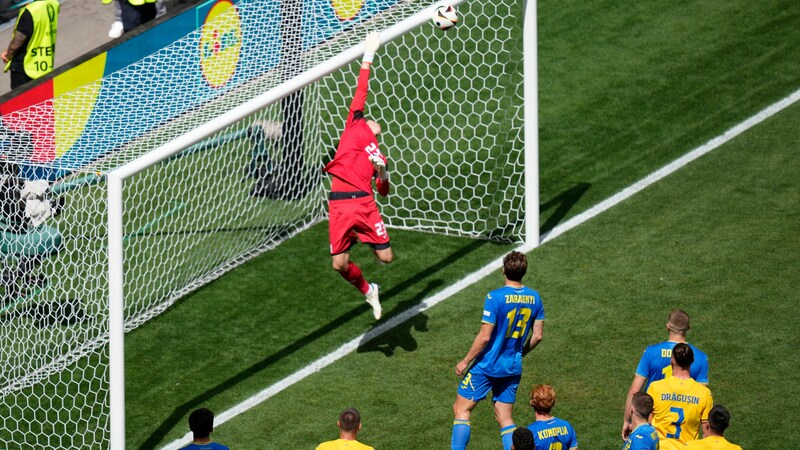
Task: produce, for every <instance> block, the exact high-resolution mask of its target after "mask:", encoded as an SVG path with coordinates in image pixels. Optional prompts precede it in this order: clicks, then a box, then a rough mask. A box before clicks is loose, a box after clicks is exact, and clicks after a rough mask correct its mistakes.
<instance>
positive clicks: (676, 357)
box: [672, 342, 694, 370]
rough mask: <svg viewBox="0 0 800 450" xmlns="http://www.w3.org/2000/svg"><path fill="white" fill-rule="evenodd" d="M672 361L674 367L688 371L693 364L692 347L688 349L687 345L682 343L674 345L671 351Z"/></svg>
mask: <svg viewBox="0 0 800 450" xmlns="http://www.w3.org/2000/svg"><path fill="white" fill-rule="evenodd" d="M672 360H673V361H675V365H677V366H678V367H680V368H681V369H684V370H689V368H690V367H691V366H692V363H693V362H694V352H693V351H692V347H689V344H686V343H684V342H681V343H679V344H675V347H673V349H672Z"/></svg>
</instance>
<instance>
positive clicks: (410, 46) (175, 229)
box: [0, 0, 525, 449]
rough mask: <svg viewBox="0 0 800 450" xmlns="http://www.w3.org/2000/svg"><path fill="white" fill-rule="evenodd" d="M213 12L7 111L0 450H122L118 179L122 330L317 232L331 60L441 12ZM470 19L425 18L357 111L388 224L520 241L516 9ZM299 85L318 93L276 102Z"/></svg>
mask: <svg viewBox="0 0 800 450" xmlns="http://www.w3.org/2000/svg"><path fill="white" fill-rule="evenodd" d="M342 3H344V5H343V4H342ZM217 4H218V5H222V6H220V7H219V9H214V10H212V12H211V13H210V18H209V20H208V22H207V23H206V25H205V26H204V27H203V28H202V29H199V30H198V31H197V32H195V33H192V34H190V35H188V36H186V37H184V38H182V39H180V40H178V41H176V42H174V43H173V44H171V45H169V46H168V47H166V48H164V49H162V50H160V51H158V52H157V53H154V54H153V55H150V56H148V57H146V58H144V59H142V60H141V61H138V62H137V63H135V64H133V65H131V66H129V67H126V68H125V69H122V70H120V71H118V72H115V73H113V74H111V75H108V76H106V77H105V78H103V79H102V80H100V81H98V82H97V83H94V84H92V85H88V86H84V87H81V88H79V89H76V90H74V91H70V92H67V93H65V94H62V95H60V96H57V97H56V98H54V99H52V100H48V101H47V102H44V103H41V104H39V105H36V106H33V107H30V108H26V109H23V110H19V111H16V112H13V113H10V114H7V115H5V116H4V117H3V130H2V133H4V134H3V135H2V136H0V142H2V144H3V147H2V148H3V150H2V151H3V154H4V155H5V159H4V164H5V166H4V167H5V175H4V177H3V180H4V183H5V184H4V193H3V195H2V197H3V198H4V200H3V213H4V216H3V220H2V223H1V224H2V225H3V237H2V241H0V251H1V252H2V255H3V261H4V266H3V269H4V270H3V281H2V283H3V286H2V289H3V295H4V296H3V305H2V310H0V358H1V359H0V360H1V361H2V363H1V364H0V447H2V448H7V449H14V448H20V449H21V448H41V449H65V448H81V449H84V448H107V447H108V446H109V445H110V443H111V442H112V441H113V440H112V439H111V436H110V431H109V430H110V428H111V426H110V422H111V419H110V413H109V408H110V400H109V358H110V354H109V347H108V341H109V306H110V305H109V295H110V294H109V291H110V288H109V282H110V281H109V225H108V224H109V205H108V204H107V199H108V195H109V194H108V191H109V190H108V176H109V175H113V174H115V173H117V172H118V171H120V168H123V172H125V170H128V171H127V172H126V173H127V174H129V175H125V177H124V181H123V183H124V187H123V191H122V199H121V203H120V204H119V205H113V204H112V206H119V207H120V208H121V211H122V217H123V226H122V230H121V231H122V233H121V235H122V251H123V252H124V263H123V273H124V285H123V286H122V292H123V293H124V295H123V298H124V326H125V330H126V331H130V330H132V329H135V328H136V327H138V326H140V325H142V324H143V323H145V322H146V321H147V320H148V319H150V318H152V317H154V316H156V315H158V314H160V313H161V312H163V311H164V310H165V309H166V308H168V307H169V306H170V305H172V304H174V302H176V301H177V300H178V299H180V298H181V297H182V296H183V295H184V294H185V293H187V292H189V291H191V290H193V289H195V288H197V287H198V286H201V285H202V284H204V283H207V282H209V281H211V280H213V279H214V278H216V277H219V276H221V275H222V274H224V273H225V272H227V271H229V270H230V269H232V268H233V267H236V266H237V265H239V264H241V263H242V262H244V261H246V260H247V259H249V258H251V257H253V256H254V255H257V254H259V253H262V252H264V251H265V250H268V249H270V248H272V247H274V246H275V245H277V244H279V243H280V242H282V241H283V240H285V239H287V238H289V237H291V236H293V235H294V234H296V233H298V232H300V231H302V230H303V229H305V228H307V227H308V226H309V225H311V224H313V223H315V222H318V221H320V220H324V219H325V215H326V207H325V198H326V196H325V194H326V192H327V188H328V186H329V179H328V178H327V177H325V176H324V175H323V174H322V173H321V170H320V169H321V168H322V167H323V166H324V164H325V163H326V162H327V161H328V160H329V159H330V158H331V156H332V154H333V151H334V149H335V148H336V143H337V142H338V139H339V134H340V133H341V131H342V127H343V124H344V121H345V118H346V116H347V109H348V106H349V104H350V100H351V99H352V96H353V92H354V89H355V81H356V76H357V73H358V66H359V64H358V62H355V61H353V59H355V58H356V56H353V58H350V60H349V61H342V63H341V64H340V66H341V67H339V66H336V67H333V66H331V65H330V64H328V65H326V62H331V61H335V60H337V58H339V57H341V55H347V54H352V55H355V54H354V53H353V52H352V51H353V49H354V48H356V47H357V46H359V45H360V44H361V43H362V42H363V39H364V37H365V36H366V34H367V33H369V32H371V31H376V30H377V31H381V30H384V31H385V30H392V29H394V30H396V29H398V28H397V27H399V26H400V25H398V24H403V23H407V22H408V21H407V19H409V18H411V19H413V18H414V17H421V16H419V12H420V11H422V10H429V9H430V6H431V5H433V3H431V2H430V1H429V0H425V1H419V2H413V1H399V2H398V1H396V0H382V1H369V0H366V1H364V2H330V1H327V0H305V1H302V2H301V1H299V0H296V1H288V0H285V1H278V0H272V1H270V0H240V1H238V2H234V3H233V4H234V5H235V6H230V5H231V3H229V2H218V3H217ZM226 5H227V6H226ZM458 11H459V14H460V18H461V21H460V23H459V24H458V25H457V26H456V27H455V28H453V29H451V30H448V31H446V32H443V31H440V30H438V29H436V28H434V27H433V26H431V25H430V24H429V23H428V22H427V20H425V21H423V23H421V26H419V27H411V26H409V28H410V29H409V30H408V31H403V32H402V33H398V34H399V36H397V37H396V38H394V36H392V37H393V39H392V40H391V41H390V42H387V43H385V44H384V45H383V46H382V48H381V49H380V51H379V52H378V55H377V57H376V60H375V64H374V70H373V74H372V77H371V81H370V91H369V92H370V93H369V99H368V101H367V107H366V111H365V112H366V114H367V115H368V116H370V117H373V118H375V119H376V120H378V121H379V122H380V123H381V124H382V125H383V130H384V131H383V133H382V134H381V136H380V139H379V141H380V145H381V148H382V151H383V153H384V154H386V155H387V156H388V159H389V170H390V172H391V180H392V186H393V187H392V189H393V191H392V193H391V194H390V196H389V197H388V198H386V199H380V200H379V206H380V208H381V212H382V214H383V216H384V219H385V221H386V223H387V225H388V226H389V227H395V228H405V229H413V230H420V231H426V232H435V233H444V234H452V235H462V236H470V237H476V238H484V239H495V240H505V241H520V240H522V239H523V236H522V234H523V232H524V211H523V204H524V202H523V200H524V192H525V186H524V160H523V158H524V157H523V136H522V123H523V118H522V114H523V100H522V94H523V87H522V68H521V67H522V66H521V64H522V61H521V60H522V5H521V4H519V3H517V2H514V1H510V0H500V1H493V2H478V1H471V2H466V3H462V4H460V5H458ZM426 17H427V16H426ZM411 19H409V20H411ZM403 21H406V22H403ZM417 22H420V21H419V20H417ZM348 52H349V53H348ZM358 56H360V55H358ZM323 66H324V67H331V69H330V70H331V71H328V70H327V69H321V67H323ZM334 69H336V70H334ZM315 71H319V73H315ZM329 72H330V73H329ZM303 76H307V77H311V79H314V80H315V81H314V82H313V83H311V84H308V85H305V86H303V87H301V88H299V89H296V90H293V91H291V92H287V93H280V92H281V91H280V87H281V86H286V85H287V83H291V81H292V80H296V79H298V78H302V77H303ZM271 92H278V94H276V95H277V96H278V97H280V98H273V99H272V100H269V99H268V98H265V93H267V94H269V93H271ZM259 102H261V103H259ZM252 105H260V106H258V107H257V108H253V109H252V111H253V112H252V113H250V112H248V113H247V114H244V115H242V116H241V117H239V115H240V114H239V113H238V111H243V110H247V111H249V109H248V108H251V107H252ZM243 108H244V109H243ZM54 117H55V118H54ZM48 121H49V122H48ZM53 121H55V123H53ZM209 130H210V131H209ZM154 151H155V152H154ZM159 152H160V153H159ZM154 154H158V155H161V156H156V157H153V155H154ZM37 179H38V180H39V181H34V180H37ZM41 180H46V182H44V183H42V181H41ZM111 201H112V202H116V200H114V199H113V198H112V200H111ZM112 234H113V233H112ZM112 239H113V236H112Z"/></svg>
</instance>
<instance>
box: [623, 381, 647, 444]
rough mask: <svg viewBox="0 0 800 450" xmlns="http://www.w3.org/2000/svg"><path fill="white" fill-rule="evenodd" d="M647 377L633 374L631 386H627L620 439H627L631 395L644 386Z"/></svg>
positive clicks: (629, 432) (628, 434) (629, 424)
mask: <svg viewBox="0 0 800 450" xmlns="http://www.w3.org/2000/svg"><path fill="white" fill-rule="evenodd" d="M646 381H647V378H645V377H643V376H641V375H639V374H638V373H637V374H636V375H634V376H633V381H631V387H630V388H628V396H627V397H626V398H625V411H624V412H623V414H622V440H623V441H624V440H626V439H628V436H630V434H631V431H633V430H632V429H631V403H632V402H633V395H634V394H636V393H637V392H640V391H641V390H642V388H643V387H644V383H645V382H646Z"/></svg>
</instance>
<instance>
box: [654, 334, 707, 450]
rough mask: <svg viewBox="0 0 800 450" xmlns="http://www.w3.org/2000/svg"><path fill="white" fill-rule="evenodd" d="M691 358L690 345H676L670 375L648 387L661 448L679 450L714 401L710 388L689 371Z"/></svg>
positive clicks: (693, 436)
mask: <svg viewBox="0 0 800 450" xmlns="http://www.w3.org/2000/svg"><path fill="white" fill-rule="evenodd" d="M693 361H694V353H693V352H692V348H691V347H689V345H687V344H685V343H679V344H677V345H675V347H674V348H673V349H672V361H671V365H672V377H669V378H665V379H663V380H659V381H656V382H654V383H652V384H651V385H650V387H649V388H648V389H647V393H648V394H650V396H651V397H653V414H654V417H653V426H654V427H655V429H656V430H657V431H658V439H659V446H660V449H661V450H673V449H675V450H677V449H681V450H682V449H684V447H685V446H686V443H687V442H689V441H692V440H695V439H697V437H698V434H699V432H700V423H701V422H705V421H706V420H707V419H708V413H709V412H710V411H711V407H712V406H713V405H714V401H713V399H712V398H711V391H710V390H709V389H708V388H707V387H705V386H704V385H702V384H700V383H698V382H697V381H695V380H693V379H692V377H691V376H690V374H689V368H690V367H691V365H692V362H693Z"/></svg>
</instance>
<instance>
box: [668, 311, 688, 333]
mask: <svg viewBox="0 0 800 450" xmlns="http://www.w3.org/2000/svg"><path fill="white" fill-rule="evenodd" d="M667 328H669V330H670V331H672V332H673V333H680V334H683V335H685V334H686V332H687V331H689V313H687V312H686V311H684V310H682V309H675V310H673V311H672V312H671V313H669V317H668V318H667Z"/></svg>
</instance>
